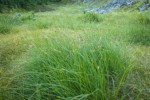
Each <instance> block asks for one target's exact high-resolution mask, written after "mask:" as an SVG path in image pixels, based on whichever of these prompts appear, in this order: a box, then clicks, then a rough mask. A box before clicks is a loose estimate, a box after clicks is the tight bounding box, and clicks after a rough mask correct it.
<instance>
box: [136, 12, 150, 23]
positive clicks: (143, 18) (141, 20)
mask: <svg viewBox="0 0 150 100" xmlns="http://www.w3.org/2000/svg"><path fill="white" fill-rule="evenodd" d="M138 21H139V23H140V24H150V19H149V18H148V17H147V16H145V15H143V14H139V15H138Z"/></svg>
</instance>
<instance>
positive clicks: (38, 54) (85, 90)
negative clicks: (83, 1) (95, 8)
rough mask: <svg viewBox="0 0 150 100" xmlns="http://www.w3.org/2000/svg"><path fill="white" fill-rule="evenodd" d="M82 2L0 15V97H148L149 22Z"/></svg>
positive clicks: (90, 99) (88, 99)
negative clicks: (86, 10) (91, 9)
mask: <svg viewBox="0 0 150 100" xmlns="http://www.w3.org/2000/svg"><path fill="white" fill-rule="evenodd" d="M50 6H56V4H54V5H50ZM79 7H81V6H77V5H61V6H60V7H59V8H58V9H57V10H55V11H52V12H38V13H32V12H20V14H19V16H18V14H17V15H16V13H11V14H1V15H0V18H2V20H0V23H4V22H7V23H6V24H0V25H1V26H2V27H5V25H10V26H11V28H8V29H10V30H9V31H6V32H4V33H5V34H3V33H2V32H0V33H2V34H0V60H1V61H0V63H1V64H0V99H2V100H3V99H8V100H13V99H18V100H24V99H25V100H26V99H31V100H34V99H39V100H45V99H52V100H55V99H66V100H70V99H81V100H84V99H85V100H106V99H108V100H112V99H114V100H116V99H119V100H120V99H121V100H124V99H145V100H147V99H148V97H149V90H150V87H149V74H150V73H149V61H150V59H149V50H150V48H149V32H150V30H149V24H147V23H146V24H145V23H140V21H139V20H140V19H139V18H138V15H139V14H138V13H137V12H121V11H120V12H119V11H118V12H112V13H109V14H103V15H96V14H91V13H90V14H83V13H82V12H79V11H78V8H79ZM149 14H150V13H147V14H145V13H144V15H146V16H147V15H149ZM20 15H21V16H20ZM6 16H9V17H6ZM14 16H16V17H15V18H16V19H17V20H16V21H15V22H14ZM135 16H137V17H135ZM81 18H83V19H84V20H86V22H85V21H83V20H82V19H81ZM3 19H5V20H3ZM0 30H5V28H1V29H0ZM6 33H7V34H6ZM143 73H144V74H143Z"/></svg>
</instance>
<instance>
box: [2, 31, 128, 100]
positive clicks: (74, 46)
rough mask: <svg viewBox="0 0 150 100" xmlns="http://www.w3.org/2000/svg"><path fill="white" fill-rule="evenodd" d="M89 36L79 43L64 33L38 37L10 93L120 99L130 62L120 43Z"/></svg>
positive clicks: (72, 97)
mask: <svg viewBox="0 0 150 100" xmlns="http://www.w3.org/2000/svg"><path fill="white" fill-rule="evenodd" d="M63 37H64V36H63ZM89 37H90V38H89V39H88V38H87V40H84V41H80V42H81V43H80V44H78V42H79V41H76V40H73V39H71V38H70V39H68V38H66V37H65V38H62V36H61V34H60V36H56V35H54V36H51V37H50V38H48V36H46V37H45V38H44V39H42V41H40V42H38V41H36V43H37V45H36V47H35V48H34V49H32V51H31V54H30V55H29V58H28V60H27V61H26V63H25V65H24V70H23V72H21V74H19V75H17V76H18V77H16V78H15V79H14V81H13V82H12V86H11V87H13V90H12V91H11V90H9V94H11V95H10V96H8V95H7V97H10V98H15V99H16V98H21V99H46V98H49V99H87V100H91V99H94V100H106V99H108V100H111V99H112V98H114V99H117V98H118V92H119V91H120V87H121V84H122V82H123V80H124V79H125V77H126V74H127V73H128V71H129V69H130V67H129V66H130V62H129V60H128V59H127V58H126V56H125V55H126V54H125V52H124V50H123V48H121V47H120V46H118V45H113V44H111V43H109V42H108V41H107V40H105V39H104V40H101V39H100V38H96V37H94V38H92V36H89ZM13 83H18V84H16V85H15V84H13ZM18 87H19V88H18ZM7 89H9V88H7ZM18 94H19V95H18ZM3 97H5V95H3Z"/></svg>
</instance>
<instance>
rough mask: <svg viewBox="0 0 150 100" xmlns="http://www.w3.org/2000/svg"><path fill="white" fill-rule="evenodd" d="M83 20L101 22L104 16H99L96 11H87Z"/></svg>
mask: <svg viewBox="0 0 150 100" xmlns="http://www.w3.org/2000/svg"><path fill="white" fill-rule="evenodd" d="M81 19H82V21H83V22H90V23H91V22H100V21H102V18H100V17H99V15H98V14H95V13H86V14H84V16H82V18H81Z"/></svg>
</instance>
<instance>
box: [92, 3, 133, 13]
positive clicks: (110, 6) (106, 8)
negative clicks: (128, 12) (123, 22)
mask: <svg viewBox="0 0 150 100" xmlns="http://www.w3.org/2000/svg"><path fill="white" fill-rule="evenodd" d="M133 3H134V0H111V1H110V2H109V3H108V4H104V5H102V6H101V7H99V8H96V9H93V10H92V11H94V12H96V13H99V14H103V13H107V12H110V11H113V10H115V9H118V8H121V7H123V6H127V5H132V4H133Z"/></svg>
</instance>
